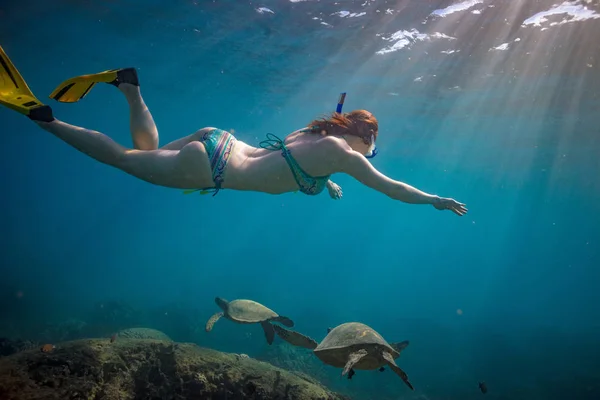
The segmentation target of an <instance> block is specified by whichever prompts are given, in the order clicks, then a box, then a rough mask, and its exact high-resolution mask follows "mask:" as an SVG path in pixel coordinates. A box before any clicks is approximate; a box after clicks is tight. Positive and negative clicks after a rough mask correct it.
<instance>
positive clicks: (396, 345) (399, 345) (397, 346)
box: [390, 340, 410, 353]
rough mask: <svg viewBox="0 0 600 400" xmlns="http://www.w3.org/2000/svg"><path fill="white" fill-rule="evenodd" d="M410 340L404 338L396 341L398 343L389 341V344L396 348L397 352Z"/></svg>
mask: <svg viewBox="0 0 600 400" xmlns="http://www.w3.org/2000/svg"><path fill="white" fill-rule="evenodd" d="M409 343H410V342H409V341H408V340H405V341H403V342H398V343H390V346H392V348H393V349H394V350H396V351H397V352H398V353H400V352H401V351H402V350H404V349H405V348H406V347H407V346H408V344H409Z"/></svg>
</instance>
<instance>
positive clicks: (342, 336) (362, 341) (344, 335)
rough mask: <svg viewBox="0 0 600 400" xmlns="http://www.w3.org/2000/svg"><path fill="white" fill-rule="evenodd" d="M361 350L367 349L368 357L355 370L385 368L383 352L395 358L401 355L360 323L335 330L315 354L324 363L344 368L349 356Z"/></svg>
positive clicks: (352, 323) (372, 330)
mask: <svg viewBox="0 0 600 400" xmlns="http://www.w3.org/2000/svg"><path fill="white" fill-rule="evenodd" d="M360 349H365V350H366V351H367V352H368V355H367V356H365V357H363V358H362V359H361V360H360V361H359V362H358V363H357V364H356V365H355V366H354V367H353V368H354V369H376V368H379V367H381V366H383V365H384V364H386V362H385V360H384V359H383V357H382V356H381V353H382V352H383V351H387V352H388V353H390V354H391V355H392V357H393V358H397V357H398V356H399V355H400V353H398V352H397V351H396V350H394V348H392V346H390V344H389V343H388V342H387V341H386V340H385V339H384V338H383V337H382V336H381V335H380V334H379V333H377V332H376V331H375V330H374V329H373V328H371V327H369V326H367V325H365V324H362V323H360V322H347V323H345V324H342V325H339V326H337V327H335V328H333V329H332V330H331V331H330V332H329V334H328V335H327V336H326V337H325V339H323V341H322V342H321V343H319V345H318V346H317V348H316V349H315V350H314V352H315V355H316V356H317V357H319V359H321V361H323V362H324V363H326V364H329V365H332V366H334V367H338V368H343V367H344V366H345V365H346V363H347V362H348V356H349V355H350V354H351V353H354V352H355V351H358V350H360Z"/></svg>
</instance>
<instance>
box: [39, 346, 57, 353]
mask: <svg viewBox="0 0 600 400" xmlns="http://www.w3.org/2000/svg"><path fill="white" fill-rule="evenodd" d="M54 349H56V346H55V345H53V344H45V345H43V346H42V347H41V348H40V351H41V352H42V353H50V352H52V351H53V350H54Z"/></svg>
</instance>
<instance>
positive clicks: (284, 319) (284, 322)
mask: <svg viewBox="0 0 600 400" xmlns="http://www.w3.org/2000/svg"><path fill="white" fill-rule="evenodd" d="M271 321H275V322H279V323H280V324H282V325H285V326H287V327H288V328H291V327H293V326H294V321H292V320H291V319H289V318H288V317H284V316H283V315H280V316H279V317H275V318H273V319H272V320H271Z"/></svg>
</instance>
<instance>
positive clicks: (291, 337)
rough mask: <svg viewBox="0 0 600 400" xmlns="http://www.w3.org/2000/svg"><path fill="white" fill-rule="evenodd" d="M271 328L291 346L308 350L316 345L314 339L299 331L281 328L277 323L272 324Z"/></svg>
mask: <svg viewBox="0 0 600 400" xmlns="http://www.w3.org/2000/svg"><path fill="white" fill-rule="evenodd" d="M273 329H275V332H276V333H277V336H279V337H280V338H282V339H283V340H285V341H286V342H288V343H289V344H291V345H293V346H298V347H304V348H305V349H310V350H314V349H315V348H316V347H317V346H318V343H317V342H316V341H314V340H313V339H311V338H309V337H308V336H306V335H303V334H301V333H299V332H296V331H292V330H290V329H285V328H282V327H280V326H279V325H273Z"/></svg>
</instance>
